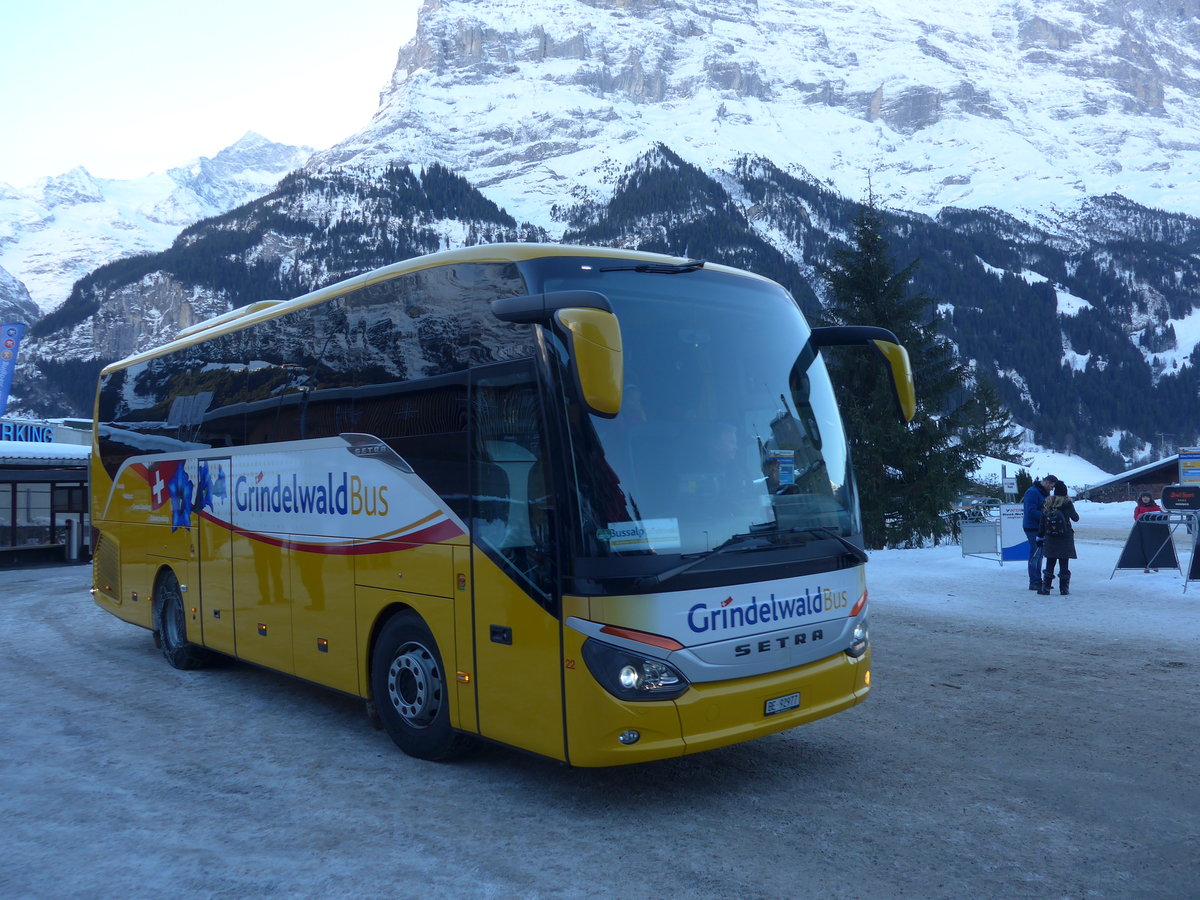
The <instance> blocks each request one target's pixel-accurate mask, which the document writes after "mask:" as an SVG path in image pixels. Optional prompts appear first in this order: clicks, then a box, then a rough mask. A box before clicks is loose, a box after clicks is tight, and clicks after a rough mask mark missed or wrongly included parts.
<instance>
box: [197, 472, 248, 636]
mask: <svg viewBox="0 0 1200 900" xmlns="http://www.w3.org/2000/svg"><path fill="white" fill-rule="evenodd" d="M198 469H199V471H198V474H197V479H196V480H197V484H198V496H197V498H196V499H197V503H196V512H197V513H199V523H200V524H199V532H200V534H199V540H198V541H197V548H196V552H197V559H198V562H199V575H200V579H199V580H200V584H199V588H200V589H199V591H197V592H196V595H195V597H193V598H191V602H193V603H197V604H198V605H199V608H200V622H201V628H202V632H201V634H202V636H203V640H204V645H205V646H206V647H211V648H212V649H213V650H219V651H220V652H222V653H228V654H229V655H230V656H234V655H236V650H237V647H236V641H235V639H234V627H233V626H234V619H233V533H232V532H231V531H230V528H229V522H230V515H229V509H230V502H229V490H230V481H229V471H230V470H229V457H224V458H222V459H201V460H200V461H199V463H198ZM186 599H187V598H185V600H186Z"/></svg>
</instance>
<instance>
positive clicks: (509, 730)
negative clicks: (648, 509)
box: [470, 361, 565, 759]
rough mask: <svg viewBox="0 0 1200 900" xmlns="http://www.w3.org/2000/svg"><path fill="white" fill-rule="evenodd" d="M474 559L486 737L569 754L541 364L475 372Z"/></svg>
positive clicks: (478, 677)
mask: <svg viewBox="0 0 1200 900" xmlns="http://www.w3.org/2000/svg"><path fill="white" fill-rule="evenodd" d="M471 391H472V395H471V396H472V402H471V406H472V410H473V422H472V424H473V427H472V441H471V446H472V460H471V484H472V488H471V495H472V496H471V507H470V521H471V553H472V567H471V568H472V573H473V577H472V588H473V595H472V596H473V612H474V635H475V696H476V702H477V704H478V715H479V732H480V734H482V735H483V736H484V737H488V738H491V739H493V740H497V741H502V742H504V743H509V744H515V745H519V746H522V747H525V748H527V749H530V750H533V751H534V752H536V753H541V754H543V755H545V756H549V757H553V758H555V759H564V758H565V749H564V734H563V708H562V671H561V669H562V635H561V626H560V622H559V618H558V616H557V615H555V610H556V609H557V602H558V600H557V593H556V587H555V582H556V578H555V574H556V573H555V571H554V555H553V552H552V547H553V541H552V532H551V527H552V524H553V523H552V521H551V519H552V516H553V514H554V508H553V503H552V495H551V492H550V490H549V483H550V481H549V477H548V474H549V473H548V471H547V466H546V464H545V463H546V460H547V457H546V454H545V435H544V429H543V423H542V416H541V407H540V403H539V400H538V387H537V379H536V374H535V372H534V369H533V365H532V363H531V362H529V361H524V362H516V363H501V364H499V365H496V366H488V367H486V368H481V369H478V370H476V371H475V372H474V373H473V374H472V384H471Z"/></svg>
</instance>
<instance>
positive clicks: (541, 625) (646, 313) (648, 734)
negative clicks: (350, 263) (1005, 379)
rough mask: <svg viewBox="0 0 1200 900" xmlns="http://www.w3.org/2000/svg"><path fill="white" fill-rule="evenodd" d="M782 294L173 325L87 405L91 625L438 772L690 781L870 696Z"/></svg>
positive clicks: (814, 347) (699, 272)
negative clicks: (720, 752) (235, 678)
mask: <svg viewBox="0 0 1200 900" xmlns="http://www.w3.org/2000/svg"><path fill="white" fill-rule="evenodd" d="M834 344H861V345H865V346H868V347H870V348H873V349H874V350H875V351H877V352H878V353H879V354H880V356H881V359H882V360H883V361H884V362H885V363H886V364H887V366H888V367H889V368H890V370H891V372H892V378H893V383H894V384H895V385H896V388H897V400H898V401H899V402H900V409H901V410H902V414H904V415H906V416H907V417H911V415H912V409H913V406H914V403H915V400H914V395H913V390H912V378H911V372H910V370H909V365H908V357H907V354H906V353H905V352H904V350H903V348H902V347H900V346H899V345H898V344H897V343H896V340H895V337H894V336H893V335H892V334H891V333H890V332H887V331H884V330H882V329H878V328H825V329H821V328H818V329H810V328H809V326H808V325H807V324H806V322H805V320H804V317H803V315H802V314H801V312H800V309H799V308H798V306H797V305H796V303H795V301H794V300H793V299H792V298H791V296H789V294H788V293H787V292H786V291H785V290H784V289H783V288H782V287H780V286H779V285H778V284H776V283H774V282H772V281H769V280H767V279H765V278H762V277H759V276H756V275H753V274H750V273H747V272H742V271H738V270H736V269H731V268H727V267H724V266H719V265H712V264H705V263H704V262H703V261H700V260H686V259H677V258H673V257H666V256H659V255H655V254H649V253H641V252H633V251H621V250H613V249H598V248H584V247H571V246H557V245H556V246H547V245H536V244H497V245H490V246H479V247H472V248H469V249H463V250H454V251H447V252H442V253H436V254H433V255H429V256H424V257H420V258H416V259H411V260H408V261H406V262H402V263H397V264H395V265H392V266H388V267H386V268H382V269H378V270H376V271H374V272H370V273H368V274H366V275H362V276H360V277H357V278H352V279H349V280H347V281H343V282H340V283H338V284H335V285H332V286H330V287H327V288H324V289H322V290H319V291H315V292H313V293H310V294H307V295H305V296H302V297H298V298H296V299H294V300H288V301H278V302H276V301H264V302H260V303H255V304H252V305H250V306H248V307H244V308H242V309H238V310H235V311H233V312H231V313H228V314H226V315H223V316H218V317H216V318H214V319H211V320H209V321H207V322H202V323H199V324H197V325H194V326H191V327H189V328H186V329H184V330H183V331H182V332H181V333H180V334H179V336H178V337H177V339H176V340H174V341H173V342H171V343H169V344H166V345H165V346H163V347H160V348H158V349H156V350H153V351H150V352H146V353H140V354H137V355H134V356H131V357H129V358H128V359H125V360H122V361H120V362H117V363H114V364H113V365H110V366H108V367H107V368H106V369H105V370H104V371H103V373H102V374H101V377H100V384H99V390H98V394H97V398H96V410H95V422H96V424H95V447H94V451H95V452H94V453H93V457H92V459H93V463H92V497H93V517H92V523H93V527H94V529H95V531H96V535H95V545H94V582H93V585H94V586H93V596H94V597H95V600H96V602H97V603H98V604H99V605H100V606H101V607H102V608H104V609H106V610H108V611H109V612H111V613H113V614H114V615H116V616H118V617H119V618H121V619H124V620H126V621H128V622H131V623H133V624H136V625H140V626H142V627H144V628H147V629H150V630H152V631H153V633H154V637H155V640H156V642H157V643H158V645H159V646H160V647H161V648H162V650H163V653H164V655H165V656H166V658H167V660H168V662H170V664H171V665H173V666H175V667H177V668H182V669H187V668H194V667H197V666H200V665H203V664H204V663H205V662H206V661H207V660H208V659H209V658H211V656H212V654H214V653H219V654H224V655H227V656H230V657H236V658H237V659H240V660H245V661H247V662H250V663H254V664H257V665H261V666H265V667H268V668H271V669H275V670H277V671H280V672H286V673H289V674H292V675H295V676H297V677H299V678H303V679H306V680H308V681H311V682H314V683H317V684H321V685H325V686H327V687H330V688H333V689H335V690H338V691H342V692H345V693H347V694H351V695H354V696H356V697H361V698H363V699H364V700H366V701H367V708H368V711H369V712H370V713H371V714H372V716H374V717H376V718H377V720H378V721H379V722H381V723H382V725H383V727H384V728H386V730H387V731H388V733H389V735H390V736H391V737H392V739H393V740H394V741H395V743H396V744H397V745H398V746H399V747H400V748H401V749H402V750H404V751H405V752H406V753H409V754H411V755H413V756H417V757H421V758H426V759H447V758H451V757H453V756H455V755H457V754H459V753H460V752H461V751H462V750H464V749H465V748H466V747H467V746H468V745H469V744H470V743H471V742H472V740H474V739H478V738H485V739H488V740H491V741H496V742H500V743H503V744H507V745H510V746H513V747H517V748H521V749H523V750H527V751H531V752H533V753H537V754H541V755H543V756H546V757H549V758H552V759H555V760H560V761H563V762H565V763H568V764H570V765H575V766H607V765H619V764H624V763H632V762H641V761H645V760H652V759H660V758H664V757H671V756H679V755H682V754H685V753H694V752H698V751H701V750H707V749H711V748H714V747H721V746H724V745H728V744H733V743H736V742H738V741H742V740H746V739H749V738H753V737H757V736H760V735H764V734H768V733H771V732H776V731H780V730H782V729H785V728H791V727H793V726H796V725H800V724H802V723H805V722H810V721H812V720H814V719H818V718H820V717H822V716H827V715H830V714H832V713H835V712H838V711H839V710H843V709H846V708H848V707H850V706H853V705H854V704H856V703H858V702H859V701H860V700H862V699H863V698H864V697H865V696H866V694H867V692H868V690H869V685H870V675H869V670H870V647H869V636H868V627H867V591H866V586H865V580H864V572H863V568H864V566H863V564H864V562H865V561H866V554H865V553H864V552H863V551H862V549H861V545H862V537H861V535H862V528H861V524H860V516H859V509H858V502H857V496H856V493H855V488H854V478H853V474H852V471H851V465H850V459H849V455H848V453H847V444H846V439H845V436H844V434H843V430H842V423H841V418H840V416H839V414H838V408H837V404H836V402H835V399H834V392H833V389H832V387H831V385H830V383H829V378H828V376H827V374H826V370H825V366H824V363H823V362H822V359H821V356H820V349H821V348H822V347H824V346H829V345H834Z"/></svg>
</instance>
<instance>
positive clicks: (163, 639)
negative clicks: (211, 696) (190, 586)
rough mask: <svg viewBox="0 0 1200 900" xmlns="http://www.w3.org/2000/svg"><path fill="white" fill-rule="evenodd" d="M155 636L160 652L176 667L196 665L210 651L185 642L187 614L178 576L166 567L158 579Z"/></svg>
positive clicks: (189, 667) (204, 662)
mask: <svg viewBox="0 0 1200 900" xmlns="http://www.w3.org/2000/svg"><path fill="white" fill-rule="evenodd" d="M156 594H157V599H158V638H159V643H160V644H161V646H162V652H163V656H164V657H166V660H167V662H169V663H170V664H171V665H172V666H174V667H175V668H176V669H199V668H201V667H202V666H204V665H207V664H208V662H209V660H210V659H211V658H212V655H211V654H210V653H209V652H208V651H207V650H205V649H204V648H203V647H198V646H196V645H195V644H192V643H189V642H188V639H187V618H186V616H185V615H184V611H183V591H181V590H180V589H179V579H178V578H176V577H175V573H174V572H172V571H170V570H168V571H166V572H164V573H163V574H162V575H161V576H160V577H159V581H158V590H157V591H156Z"/></svg>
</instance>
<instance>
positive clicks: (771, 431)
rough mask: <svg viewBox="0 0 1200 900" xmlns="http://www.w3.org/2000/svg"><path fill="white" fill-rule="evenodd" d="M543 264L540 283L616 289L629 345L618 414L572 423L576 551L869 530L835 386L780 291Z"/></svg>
mask: <svg viewBox="0 0 1200 900" xmlns="http://www.w3.org/2000/svg"><path fill="white" fill-rule="evenodd" d="M539 263H540V264H541V265H544V266H545V270H544V273H543V279H542V284H541V289H542V290H546V291H554V290H569V289H588V290H595V291H600V292H602V293H603V294H604V295H605V296H607V297H608V298H609V300H610V301H611V303H612V307H613V311H614V312H615V313H616V314H617V316H618V317H619V319H620V323H621V332H622V341H623V343H624V377H625V385H624V399H623V405H622V408H621V411H620V413H619V414H618V415H617V416H616V417H615V418H613V419H606V418H602V417H599V416H587V417H584V418H582V419H581V420H578V421H575V422H573V423H572V428H571V439H572V442H573V451H574V453H573V477H574V480H575V485H574V487H575V489H576V491H577V493H578V496H579V498H580V507H579V509H580V517H581V521H580V523H579V526H580V527H579V535H580V539H581V541H582V543H583V546H582V547H580V548H579V552H580V554H581V555H582V556H584V557H591V558H595V559H602V558H613V557H618V558H627V557H629V556H630V555H642V556H645V555H651V554H656V555H670V556H673V557H674V558H675V560H678V559H679V558H680V557H683V558H686V557H688V556H689V555H695V554H705V553H711V552H713V551H721V552H724V551H725V550H738V549H744V550H756V549H767V548H774V547H783V546H792V545H800V544H804V543H808V542H812V541H814V540H817V541H820V540H823V539H829V538H833V539H837V538H845V537H848V536H850V535H854V534H857V533H859V532H860V531H861V526H860V522H859V516H858V509H857V496H856V494H855V489H854V484H853V477H852V474H851V468H850V460H849V458H848V453H847V445H846V439H845V435H844V432H843V430H842V425H841V418H840V416H839V414H838V410H837V405H836V402H835V399H834V394H833V389H832V386H831V385H830V382H829V377H828V374H827V373H826V370H825V365H824V363H823V362H822V360H821V358H820V356H819V355H818V354H816V353H815V352H813V351H812V350H811V349H809V350H806V349H805V348H806V341H807V339H808V336H809V327H808V325H807V323H806V322H805V320H804V317H803V315H802V314H801V312H800V310H799V308H798V307H797V305H796V303H795V301H794V300H793V299H792V298H791V296H790V295H788V294H787V292H786V291H784V290H783V289H782V288H781V287H779V286H778V285H776V284H774V283H772V282H768V281H764V280H759V279H756V278H748V277H744V276H739V275H734V274H729V273H725V272H720V271H714V270H705V269H696V270H692V271H686V272H679V273H674V274H668V273H665V272H658V273H655V272H644V271H642V272H639V271H634V270H631V268H630V266H629V265H622V264H621V261H620V260H613V261H611V262H610V261H608V260H600V259H595V258H592V259H586V260H580V259H561V258H560V259H554V260H540V261H539ZM663 564H664V565H666V564H668V563H667V562H666V561H664V563H663Z"/></svg>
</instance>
